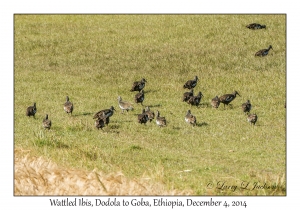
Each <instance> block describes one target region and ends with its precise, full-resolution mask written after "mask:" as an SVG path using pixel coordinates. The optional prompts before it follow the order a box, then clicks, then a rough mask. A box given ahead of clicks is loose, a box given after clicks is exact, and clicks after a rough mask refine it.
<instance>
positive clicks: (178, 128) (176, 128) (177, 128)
mask: <svg viewBox="0 0 300 210" xmlns="http://www.w3.org/2000/svg"><path fill="white" fill-rule="evenodd" d="M172 128H173V129H174V130H180V129H181V128H180V127H175V126H173V127H172Z"/></svg>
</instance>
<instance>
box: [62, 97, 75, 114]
mask: <svg viewBox="0 0 300 210" xmlns="http://www.w3.org/2000/svg"><path fill="white" fill-rule="evenodd" d="M73 109H74V106H73V103H72V102H71V101H70V100H69V96H67V97H66V103H65V104H64V110H65V112H66V113H68V114H69V113H71V115H72V112H73Z"/></svg>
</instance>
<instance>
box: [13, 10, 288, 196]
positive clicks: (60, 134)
mask: <svg viewBox="0 0 300 210" xmlns="http://www.w3.org/2000/svg"><path fill="white" fill-rule="evenodd" d="M252 22H258V23H262V24H265V25H267V29H266V30H265V29H262V30H249V29H248V28H246V27H245V26H246V25H247V24H249V23H252ZM14 33H15V37H14V48H15V53H14V144H15V147H18V148H23V149H29V150H31V151H32V153H33V154H34V155H36V156H43V157H46V158H49V159H51V160H53V161H54V162H56V163H57V164H59V165H61V166H64V167H72V168H80V169H87V170H93V169H95V168H96V169H98V170H101V171H103V172H107V173H108V172H115V171H120V170H121V171H122V172H123V173H124V174H125V175H126V176H127V177H129V178H136V177H149V178H151V179H152V180H153V181H154V182H161V183H163V184H164V185H165V186H166V187H167V188H168V189H178V190H184V189H189V190H192V191H193V192H194V194H195V195H286V109H285V108H284V103H285V101H286V16H285V15H15V17H14ZM269 45H272V46H273V50H270V52H269V55H268V56H266V57H263V58H260V57H255V56H254V54H255V52H257V51H258V50H260V49H264V48H267V47H268V46H269ZM196 75H197V76H198V77H199V81H198V84H197V86H196V87H195V89H194V91H195V93H198V92H199V91H201V92H202V93H203V95H204V98H203V99H202V101H201V104H200V106H199V107H198V108H197V107H194V106H193V107H190V105H188V104H187V103H184V102H182V101H181V99H182V94H183V93H184V92H186V91H187V90H184V89H183V84H184V83H185V82H186V81H187V80H189V79H193V78H194V76H196ZM141 78H145V79H146V80H147V83H146V86H145V88H144V90H145V101H144V105H146V106H149V107H150V108H151V110H159V111H160V113H161V115H162V116H165V117H166V119H167V123H168V124H167V127H164V128H159V127H158V126H157V125H156V124H155V122H151V123H149V122H148V123H147V124H146V126H144V125H140V124H138V122H137V114H139V113H141V111H142V108H143V107H142V105H140V104H134V108H135V109H134V110H133V111H130V112H128V113H124V114H122V113H121V110H120V109H119V107H118V102H117V97H118V96H119V95H120V96H121V97H122V98H123V100H125V101H130V102H132V103H134V95H135V94H136V93H137V92H130V91H129V90H130V88H131V85H132V83H133V82H134V81H138V80H141ZM234 90H236V91H238V92H239V93H240V95H241V97H239V96H237V97H236V99H235V100H234V101H233V102H232V103H231V104H232V106H229V107H228V108H225V109H224V108H223V105H222V104H221V105H220V107H219V108H218V109H213V108H212V107H211V106H210V101H211V99H212V98H213V97H215V96H216V95H218V96H221V95H223V94H226V93H232V92H233V91H234ZM67 95H68V96H69V97H70V101H72V102H73V103H74V112H73V115H72V116H68V115H67V114H66V113H65V112H64V110H63V104H64V102H65V97H66V96H67ZM247 99H249V100H250V101H251V103H252V111H251V112H253V113H256V114H257V115H258V121H257V124H256V125H255V126H251V125H250V124H249V123H248V122H247V121H246V115H245V114H244V113H243V112H242V110H241V104H242V103H244V102H246V100H247ZM34 102H36V104H37V114H36V117H35V119H34V118H32V117H30V118H29V117H27V116H25V112H26V108H27V107H28V106H31V105H32V104H33V103H34ZM110 106H114V107H115V108H116V112H115V113H114V115H113V116H112V117H111V119H110V124H109V125H108V126H107V127H104V128H103V131H101V130H97V129H96V128H95V126H94V120H93V119H92V118H93V115H94V113H96V112H97V111H99V110H101V109H107V108H109V107H110ZM188 109H191V112H192V114H194V115H195V116H196V117H197V121H198V124H197V125H196V126H195V127H192V126H190V125H188V124H187V123H186V122H185V121H184V116H185V114H186V111H187V110H188ZM45 114H48V115H49V119H51V120H52V124H53V125H52V127H51V130H50V131H47V130H44V129H43V127H42V120H43V118H44V117H45ZM246 183H249V185H248V186H247V187H246ZM233 186H237V187H236V188H234V187H233ZM255 186H256V188H255ZM259 186H260V187H259ZM243 188H246V189H243ZM253 188H255V189H253ZM252 189H253V190H252Z"/></svg>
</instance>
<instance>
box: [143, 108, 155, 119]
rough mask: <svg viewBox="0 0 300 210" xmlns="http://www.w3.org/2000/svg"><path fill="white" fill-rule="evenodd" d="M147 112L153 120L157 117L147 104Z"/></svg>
mask: <svg viewBox="0 0 300 210" xmlns="http://www.w3.org/2000/svg"><path fill="white" fill-rule="evenodd" d="M145 113H146V114H147V115H148V119H149V121H150V122H151V121H152V120H153V119H154V118H155V114H154V112H152V111H150V108H149V107H148V106H147V107H146V111H145Z"/></svg>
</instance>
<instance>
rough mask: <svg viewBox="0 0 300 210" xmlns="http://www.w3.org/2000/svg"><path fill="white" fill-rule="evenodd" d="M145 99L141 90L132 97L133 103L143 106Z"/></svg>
mask: <svg viewBox="0 0 300 210" xmlns="http://www.w3.org/2000/svg"><path fill="white" fill-rule="evenodd" d="M144 99H145V94H144V90H141V91H140V92H139V93H137V94H136V95H135V97H134V100H135V103H141V104H142V106H143V101H144Z"/></svg>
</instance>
